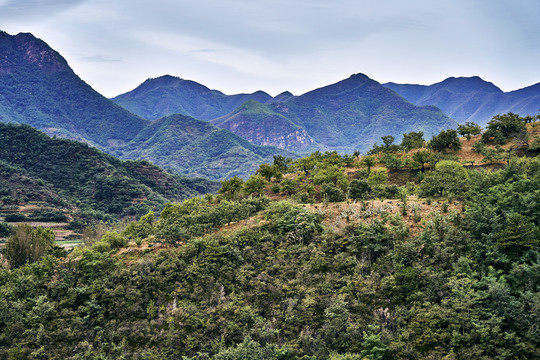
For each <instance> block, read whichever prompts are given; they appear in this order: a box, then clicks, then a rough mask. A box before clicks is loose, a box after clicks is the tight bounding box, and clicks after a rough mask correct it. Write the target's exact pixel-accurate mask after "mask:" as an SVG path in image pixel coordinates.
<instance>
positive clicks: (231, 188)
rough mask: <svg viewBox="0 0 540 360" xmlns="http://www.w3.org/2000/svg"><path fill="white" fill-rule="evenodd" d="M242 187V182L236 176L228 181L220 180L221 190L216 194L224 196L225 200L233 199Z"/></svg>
mask: <svg viewBox="0 0 540 360" xmlns="http://www.w3.org/2000/svg"><path fill="white" fill-rule="evenodd" d="M243 185H244V180H242V179H241V178H239V177H238V176H235V177H232V178H230V179H228V180H221V188H220V189H219V190H218V193H219V194H223V195H225V197H227V198H233V197H235V196H236V195H237V194H238V193H239V192H240V190H242V186H243Z"/></svg>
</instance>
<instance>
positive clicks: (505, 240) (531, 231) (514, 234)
mask: <svg viewBox="0 0 540 360" xmlns="http://www.w3.org/2000/svg"><path fill="white" fill-rule="evenodd" d="M495 235H496V238H497V246H500V247H503V248H505V249H510V250H511V251H514V252H515V253H519V252H521V251H523V250H525V249H530V248H532V247H537V246H539V245H540V229H539V228H538V226H536V225H535V224H534V223H533V222H532V221H530V219H528V218H527V217H526V216H523V215H521V214H517V213H512V214H510V215H508V216H507V217H506V221H505V226H504V228H503V229H502V230H501V231H499V232H498V233H496V234H495Z"/></svg>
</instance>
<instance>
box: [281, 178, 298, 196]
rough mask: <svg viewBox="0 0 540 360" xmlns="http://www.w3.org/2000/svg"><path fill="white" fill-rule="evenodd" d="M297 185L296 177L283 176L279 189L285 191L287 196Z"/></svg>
mask: <svg viewBox="0 0 540 360" xmlns="http://www.w3.org/2000/svg"><path fill="white" fill-rule="evenodd" d="M297 186H298V181H296V179H289V178H285V179H283V181H282V182H281V190H282V191H286V192H287V194H288V195H289V196H291V194H292V193H293V192H294V191H296V188H297Z"/></svg>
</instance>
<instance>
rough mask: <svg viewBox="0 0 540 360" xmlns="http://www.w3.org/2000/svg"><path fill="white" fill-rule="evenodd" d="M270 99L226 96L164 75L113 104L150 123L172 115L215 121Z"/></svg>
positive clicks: (257, 94) (258, 94) (256, 95)
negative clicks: (254, 102) (246, 103)
mask: <svg viewBox="0 0 540 360" xmlns="http://www.w3.org/2000/svg"><path fill="white" fill-rule="evenodd" d="M270 99H272V97H271V96H270V95H268V94H267V93H265V92H264V91H256V92H254V93H252V94H236V95H225V94H223V93H222V92H220V91H217V90H210V89H209V88H207V87H206V86H204V85H201V84H199V83H197V82H195V81H191V80H184V79H181V78H178V77H174V76H171V75H164V76H161V77H158V78H154V79H147V80H146V81H144V82H143V83H142V84H141V85H139V86H138V87H137V88H135V89H134V90H132V91H129V92H127V93H125V94H122V95H118V96H116V97H115V98H113V99H112V101H114V102H115V103H117V104H118V105H121V106H123V107H124V108H126V109H127V110H129V111H131V112H132V113H134V114H137V115H139V116H141V117H143V118H145V119H149V120H156V119H159V118H161V117H163V116H167V115H172V114H182V115H187V116H191V117H194V118H196V119H200V120H211V119H215V118H217V117H220V116H223V115H225V114H228V113H230V112H231V111H233V110H234V109H236V108H237V107H238V106H240V105H242V104H243V103H245V102H246V101H248V100H256V101H258V102H262V103H264V102H266V101H268V100H270Z"/></svg>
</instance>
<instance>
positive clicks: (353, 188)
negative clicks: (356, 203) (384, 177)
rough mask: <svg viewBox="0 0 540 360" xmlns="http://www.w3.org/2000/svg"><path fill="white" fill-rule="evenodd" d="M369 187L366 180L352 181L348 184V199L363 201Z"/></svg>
mask: <svg viewBox="0 0 540 360" xmlns="http://www.w3.org/2000/svg"><path fill="white" fill-rule="evenodd" d="M370 191H371V187H370V186H369V184H368V182H367V180H364V179H354V180H353V181H351V183H350V184H349V198H351V199H354V200H359V199H365V198H367V197H368V195H369V192H370Z"/></svg>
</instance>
